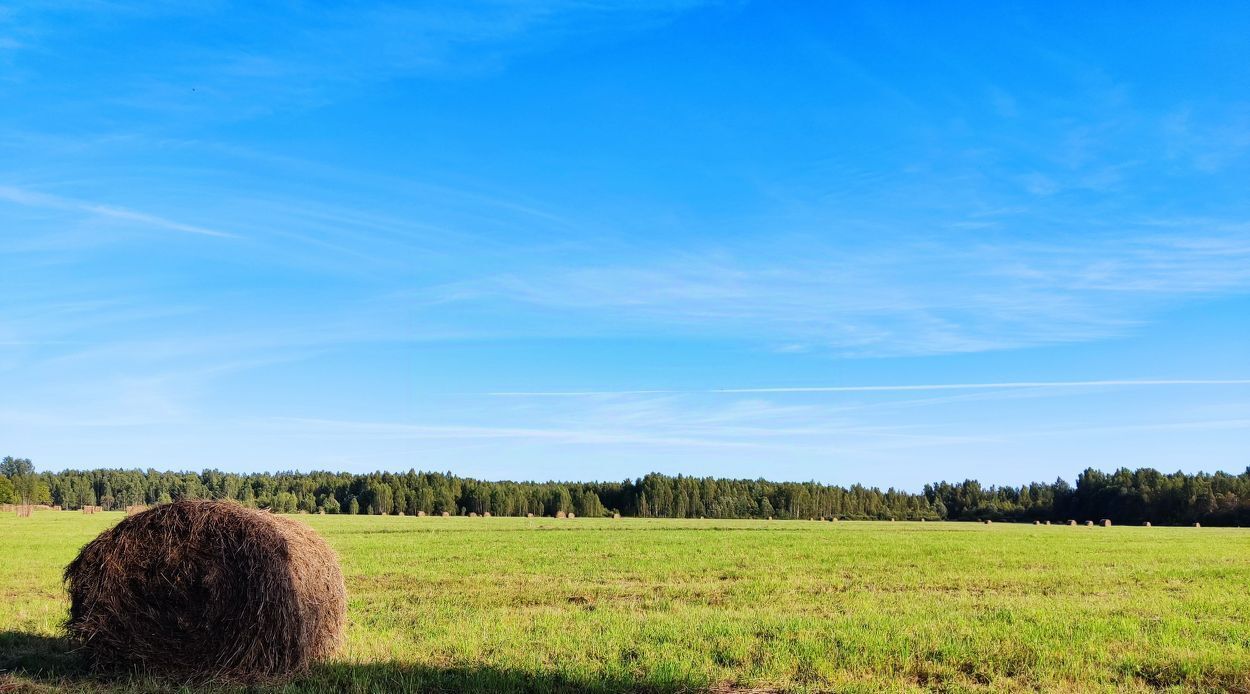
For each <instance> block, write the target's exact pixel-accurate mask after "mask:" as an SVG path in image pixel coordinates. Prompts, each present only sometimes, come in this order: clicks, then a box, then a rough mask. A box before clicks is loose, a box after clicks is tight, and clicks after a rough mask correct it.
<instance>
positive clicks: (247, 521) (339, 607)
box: [65, 501, 347, 682]
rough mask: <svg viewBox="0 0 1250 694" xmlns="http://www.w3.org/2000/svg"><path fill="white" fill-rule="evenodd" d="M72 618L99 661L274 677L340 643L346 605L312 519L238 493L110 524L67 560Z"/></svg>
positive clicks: (183, 676) (200, 674) (72, 631)
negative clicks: (265, 507)
mask: <svg viewBox="0 0 1250 694" xmlns="http://www.w3.org/2000/svg"><path fill="white" fill-rule="evenodd" d="M65 581H66V584H67V587H68V589H69V594H70V617H69V622H68V623H67V625H66V628H67V631H68V632H69V635H70V637H71V638H72V639H74V640H75V641H76V642H77V643H78V644H79V646H80V648H81V650H82V651H83V653H84V654H85V655H86V656H87V659H88V660H89V662H90V663H91V665H92V666H93V667H95V668H97V669H106V670H107V669H133V670H138V671H141V672H147V673H151V674H156V675H161V676H165V677H168V678H170V679H173V680H177V681H202V680H209V679H215V680H225V681H235V682H262V681H274V680H278V679H281V678H283V677H286V676H289V675H291V674H294V673H297V672H300V671H303V670H305V669H306V668H307V667H308V666H309V664H311V663H312V662H313V661H316V660H319V659H322V658H325V657H326V656H328V655H330V654H331V653H333V652H334V650H335V649H336V648H337V647H338V644H339V643H340V641H341V640H342V636H343V627H344V621H345V613H346V605H347V598H346V591H345V589H344V586H343V574H342V572H341V571H340V570H339V566H338V560H337V558H336V557H335V555H334V552H333V550H331V549H330V547H329V545H327V544H326V543H325V541H324V540H322V539H321V538H320V537H319V536H318V535H317V534H316V533H314V532H313V531H312V530H311V529H310V528H308V527H307V526H305V525H303V524H302V523H299V522H297V521H294V520H291V519H289V518H283V517H281V516H275V515H272V514H269V513H265V512H262V511H256V510H253V509H248V508H244V507H243V506H240V505H238V504H236V503H233V502H228V501H178V502H175V503H172V504H163V505H161V506H157V507H155V508H153V509H152V510H149V511H145V512H143V513H140V514H138V515H134V516H130V517H128V518H126V519H124V520H122V522H120V523H118V524H117V525H116V526H114V527H113V528H112V529H110V530H106V531H104V532H103V533H101V534H100V536H99V537H97V538H96V539H95V540H93V541H92V542H91V543H90V544H88V545H87V546H86V547H84V548H83V550H82V552H81V553H79V555H78V557H77V558H76V559H74V561H73V563H71V564H70V565H69V566H68V567H67V568H66V569H65Z"/></svg>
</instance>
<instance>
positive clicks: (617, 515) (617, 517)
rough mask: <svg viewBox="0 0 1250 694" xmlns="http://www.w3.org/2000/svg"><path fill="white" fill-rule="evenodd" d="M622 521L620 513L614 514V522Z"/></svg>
mask: <svg viewBox="0 0 1250 694" xmlns="http://www.w3.org/2000/svg"><path fill="white" fill-rule="evenodd" d="M620 519H621V514H619V513H613V514H612V520H620Z"/></svg>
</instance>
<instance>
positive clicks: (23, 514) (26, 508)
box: [17, 504, 35, 518]
mask: <svg viewBox="0 0 1250 694" xmlns="http://www.w3.org/2000/svg"><path fill="white" fill-rule="evenodd" d="M34 513H35V508H34V507H33V506H31V505H30V504H19V505H18V507H17V517H18V518H30V517H31V516H32V515H33V514H34Z"/></svg>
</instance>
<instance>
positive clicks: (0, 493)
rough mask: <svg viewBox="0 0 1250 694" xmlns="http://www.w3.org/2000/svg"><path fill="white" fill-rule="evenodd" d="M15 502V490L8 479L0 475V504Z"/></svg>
mask: <svg viewBox="0 0 1250 694" xmlns="http://www.w3.org/2000/svg"><path fill="white" fill-rule="evenodd" d="M16 500H17V490H16V489H15V488H14V487H13V482H11V481H10V480H9V478H8V477H5V476H3V475H0V504H11V503H13V502H14V501H16Z"/></svg>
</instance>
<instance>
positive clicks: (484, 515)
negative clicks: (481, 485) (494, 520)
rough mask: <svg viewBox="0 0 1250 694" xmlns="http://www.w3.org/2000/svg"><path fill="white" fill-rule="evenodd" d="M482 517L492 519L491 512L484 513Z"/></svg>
mask: <svg viewBox="0 0 1250 694" xmlns="http://www.w3.org/2000/svg"><path fill="white" fill-rule="evenodd" d="M482 517H483V518H490V511H487V512H485V513H483V514H482Z"/></svg>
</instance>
